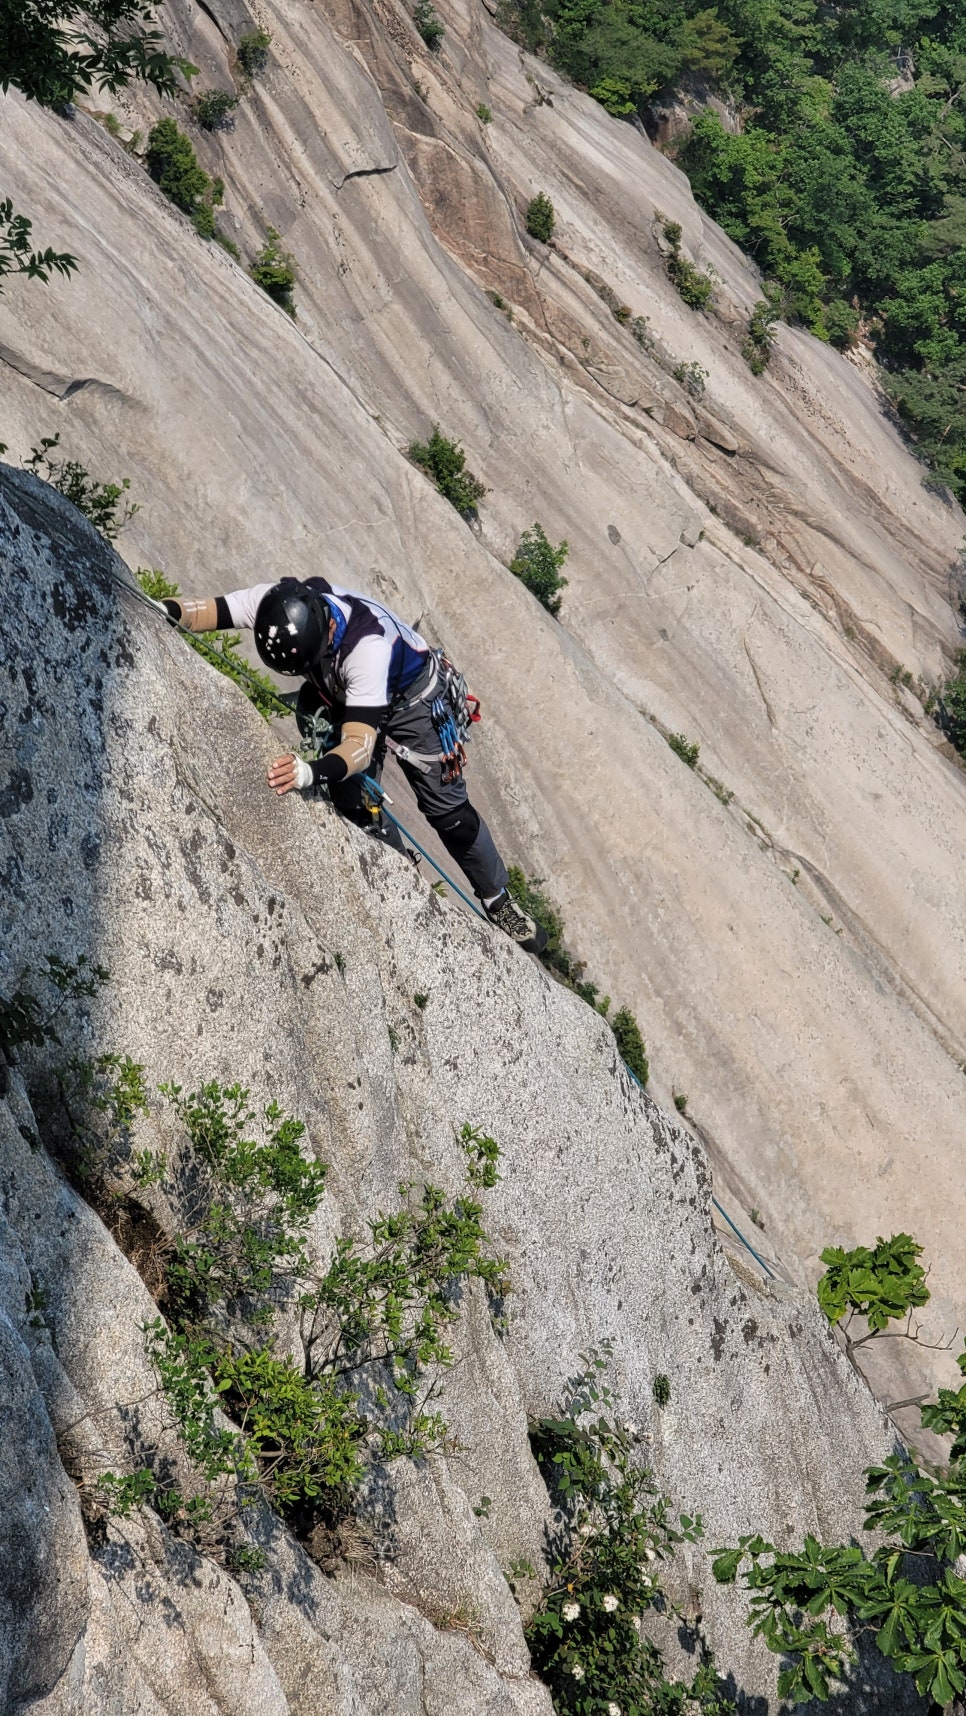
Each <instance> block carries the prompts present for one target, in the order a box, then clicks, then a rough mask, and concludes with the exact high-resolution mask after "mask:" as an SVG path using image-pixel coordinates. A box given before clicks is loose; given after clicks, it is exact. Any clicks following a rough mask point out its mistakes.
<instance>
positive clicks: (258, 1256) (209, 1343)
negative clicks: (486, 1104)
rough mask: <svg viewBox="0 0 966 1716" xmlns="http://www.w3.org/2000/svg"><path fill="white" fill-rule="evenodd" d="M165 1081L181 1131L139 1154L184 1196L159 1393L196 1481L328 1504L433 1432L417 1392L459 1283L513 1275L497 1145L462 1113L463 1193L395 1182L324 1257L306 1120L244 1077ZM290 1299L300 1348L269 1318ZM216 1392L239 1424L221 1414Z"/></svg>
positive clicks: (318, 1180) (437, 1437)
mask: <svg viewBox="0 0 966 1716" xmlns="http://www.w3.org/2000/svg"><path fill="white" fill-rule="evenodd" d="M161 1090H162V1094H163V1095H164V1096H165V1097H166V1098H167V1099H168V1101H169V1103H170V1104H171V1105H172V1107H173V1109H174V1111H175V1114H176V1115H177V1117H178V1118H179V1119H180V1121H181V1122H182V1125H183V1127H184V1129H185V1132H186V1136H187V1143H188V1145H189V1149H188V1150H187V1151H185V1150H181V1151H179V1152H178V1154H177V1156H176V1157H172V1158H169V1157H167V1156H165V1157H163V1158H160V1159H159V1161H160V1167H159V1166H158V1160H156V1159H153V1158H152V1157H151V1153H150V1152H144V1153H142V1154H141V1156H140V1157H139V1169H140V1172H141V1174H142V1183H144V1181H145V1180H148V1181H150V1182H151V1183H160V1184H161V1186H162V1189H163V1191H164V1194H165V1196H166V1198H167V1199H168V1201H169V1202H170V1204H171V1205H172V1207H173V1208H175V1209H176V1210H180V1211H181V1212H182V1221H183V1226H182V1230H181V1231H180V1232H179V1233H178V1235H177V1237H176V1240H175V1244H174V1248H173V1253H172V1256H171V1258H170V1261H169V1263H168V1266H167V1300H166V1308H167V1310H168V1319H169V1323H168V1326H167V1327H166V1326H165V1324H164V1323H163V1322H161V1320H160V1319H157V1320H156V1321H155V1322H154V1323H152V1324H151V1326H150V1327H149V1329H148V1330H147V1336H148V1348H149V1352H150V1354H151V1357H152V1359H153V1362H154V1364H155V1366H156V1368H157V1371H158V1375H159V1378H160V1382H161V1386H162V1389H163V1391H164V1394H165V1397H166V1399H167V1402H168V1405H169V1408H170V1409H171V1410H172V1412H173V1413H174V1416H175V1419H176V1421H177V1423H178V1425H179V1428H180V1430H181V1434H182V1437H183V1440H184V1443H185V1446H186V1448H187V1451H188V1453H189V1454H190V1456H191V1458H192V1460H193V1462H194V1463H195V1466H196V1467H197V1470H198V1475H199V1477H200V1478H201V1479H202V1480H203V1481H204V1482H206V1483H210V1482H212V1481H214V1480H217V1479H221V1478H224V1477H230V1476H231V1477H237V1478H240V1479H241V1480H242V1481H247V1482H256V1483H258V1485H259V1486H260V1488H261V1489H262V1491H263V1492H264V1494H265V1495H266V1497H267V1499H268V1500H269V1501H270V1502H272V1503H273V1504H274V1505H275V1506H277V1507H279V1508H281V1509H282V1510H283V1511H286V1512H288V1511H290V1510H292V1509H303V1510H304V1509H308V1510H309V1511H310V1512H311V1511H313V1510H316V1509H318V1508H319V1507H325V1508H326V1509H328V1510H329V1511H330V1512H331V1511H332V1510H334V1511H335V1512H336V1513H338V1512H339V1511H341V1509H342V1508H344V1507H345V1506H346V1505H347V1503H348V1499H349V1495H350V1492H351V1491H352V1490H353V1489H354V1488H355V1486H356V1485H357V1484H358V1483H359V1482H360V1480H361V1478H362V1477H363V1476H364V1474H365V1472H366V1470H367V1469H368V1467H369V1466H371V1465H373V1464H375V1463H379V1462H382V1461H386V1460H393V1459H398V1458H402V1457H409V1458H416V1457H420V1456H422V1455H424V1454H426V1453H427V1452H429V1451H430V1450H431V1449H433V1448H438V1447H439V1446H441V1444H442V1441H443V1439H444V1436H445V1430H446V1426H445V1424H444V1422H443V1419H442V1417H441V1416H440V1414H439V1413H438V1412H427V1411H426V1410H425V1406H426V1402H427V1400H428V1399H429V1398H431V1396H432V1393H433V1392H434V1389H433V1384H432V1373H433V1372H434V1371H436V1370H439V1369H445V1368H446V1367H447V1366H448V1365H450V1364H451V1363H452V1354H451V1352H450V1349H449V1347H448V1345H447V1342H446V1335H447V1332H448V1329H449V1327H450V1326H451V1324H452V1323H453V1322H455V1320H456V1318H457V1317H458V1315H459V1301H460V1297H461V1291H460V1289H461V1284H462V1283H464V1282H465V1281H468V1280H470V1279H478V1280H481V1281H482V1282H484V1283H485V1284H486V1285H487V1286H490V1287H492V1288H493V1289H494V1290H499V1291H501V1292H502V1291H506V1281H505V1265H504V1263H503V1262H502V1260H500V1259H498V1258H494V1257H491V1256H489V1255H488V1252H487V1244H488V1242H487V1238H486V1234H485V1231H484V1229H483V1226H482V1220H481V1218H482V1213H483V1210H482V1205H481V1204H480V1202H479V1201H478V1199H477V1197H476V1196H475V1193H476V1190H477V1189H479V1188H487V1187H490V1186H492V1185H494V1184H495V1183H496V1181H497V1179H498V1173H497V1169H496V1162H497V1160H498V1158H499V1151H498V1149H497V1146H496V1144H495V1143H494V1141H493V1140H492V1139H491V1138H488V1137H486V1136H485V1135H484V1134H482V1133H481V1132H479V1131H478V1130H477V1129H476V1128H474V1127H471V1126H469V1125H465V1126H464V1127H463V1128H462V1131H461V1133H460V1135H459V1142H460V1143H461V1145H462V1148H463V1151H464V1153H465V1158H466V1170H465V1186H464V1189H463V1191H462V1192H461V1194H460V1195H459V1196H458V1197H457V1198H456V1199H455V1200H454V1201H453V1202H451V1203H449V1202H447V1200H446V1198H445V1196H444V1194H443V1192H442V1191H441V1190H440V1189H439V1188H438V1187H435V1186H432V1185H428V1184H427V1185H423V1186H422V1187H417V1186H416V1185H414V1184H411V1185H404V1186H403V1187H401V1197H402V1200H403V1201H402V1203H401V1206H400V1207H399V1208H398V1209H397V1210H396V1211H394V1212H393V1213H391V1214H388V1215H387V1214H382V1213H380V1214H379V1215H378V1216H376V1217H374V1218H372V1219H371V1220H370V1221H369V1223H368V1228H369V1237H368V1240H367V1242H366V1243H365V1244H363V1243H361V1242H360V1241H358V1240H356V1239H353V1238H350V1237H342V1238H340V1239H339V1240H337V1242H336V1247H335V1253H334V1256H333V1257H332V1259H331V1261H330V1263H329V1264H328V1267H327V1268H326V1269H325V1270H324V1271H319V1270H317V1269H316V1268H315V1267H314V1266H313V1264H312V1262H311V1260H310V1258H309V1255H308V1252H307V1249H306V1238H307V1233H308V1229H309V1226H310V1223H311V1221H312V1218H313V1216H314V1213H315V1211H316V1209H317V1207H318V1204H319V1202H320V1199H321V1197H322V1194H323V1190H324V1185H325V1178H326V1170H325V1168H324V1167H322V1166H320V1165H319V1164H317V1163H313V1162H310V1161H307V1160H306V1159H305V1158H304V1157H303V1155H302V1154H301V1148H300V1145H301V1139H302V1137H303V1135H304V1127H303V1126H302V1125H301V1123H300V1122H298V1121H295V1120H292V1119H291V1118H288V1117H286V1116H285V1115H284V1114H283V1113H282V1112H281V1110H280V1109H279V1108H278V1107H277V1106H276V1105H275V1104H269V1105H268V1107H267V1108H266V1109H265V1110H264V1111H263V1114H262V1115H261V1116H259V1115H258V1114H256V1113H255V1112H254V1111H253V1110H252V1109H251V1108H250V1107H249V1101H248V1093H247V1091H244V1090H242V1089H241V1088H240V1087H239V1086H237V1085H233V1086H229V1087H225V1086H222V1085H219V1084H209V1085H205V1086H203V1087H202V1089H201V1090H199V1091H195V1092H194V1093H193V1094H191V1095H188V1096H185V1095H184V1093H183V1092H182V1090H181V1088H180V1087H179V1086H177V1085H167V1086H162V1087H161ZM283 1305H288V1306H290V1307H294V1308H295V1309H297V1311H298V1315H299V1329H300V1355H301V1356H300V1359H299V1362H298V1364H296V1363H295V1362H294V1360H293V1359H292V1357H291V1356H290V1355H289V1354H288V1353H282V1354H279V1353H278V1352H277V1351H276V1348H275V1340H274V1337H273V1335H272V1333H271V1327H270V1326H271V1323H272V1320H273V1318H274V1315H275V1313H276V1311H277V1310H278V1309H279V1308H280V1307H281V1306H283ZM218 1406H222V1407H223V1408H225V1409H226V1410H227V1411H228V1412H229V1413H230V1414H231V1416H232V1418H233V1420H234V1423H235V1425H236V1426H237V1429H233V1428H229V1427H227V1426H225V1425H224V1424H223V1423H222V1424H219V1422H218V1421H217V1417H216V1408H217V1407H218Z"/></svg>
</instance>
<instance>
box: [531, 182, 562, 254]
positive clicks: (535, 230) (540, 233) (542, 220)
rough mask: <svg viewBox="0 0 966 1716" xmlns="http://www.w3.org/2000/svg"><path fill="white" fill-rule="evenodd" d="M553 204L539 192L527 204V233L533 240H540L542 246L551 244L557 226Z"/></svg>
mask: <svg viewBox="0 0 966 1716" xmlns="http://www.w3.org/2000/svg"><path fill="white" fill-rule="evenodd" d="M556 219H557V217H556V215H555V213H554V207H553V203H552V202H551V201H550V198H549V197H545V196H544V194H543V192H542V191H538V192H537V194H536V196H535V197H532V198H531V200H530V201H529V202H528V204H527V231H528V233H529V234H530V237H531V238H538V239H539V240H540V242H541V244H549V243H550V238H551V235H552V233H553V229H554V226H555V224H556Z"/></svg>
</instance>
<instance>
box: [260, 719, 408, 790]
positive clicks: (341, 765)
mask: <svg viewBox="0 0 966 1716" xmlns="http://www.w3.org/2000/svg"><path fill="white" fill-rule="evenodd" d="M388 713H389V710H388V707H383V708H381V709H353V710H351V712H350V713H349V714H348V715H347V717H346V719H345V720H344V721H343V723H342V733H341V736H340V739H339V743H338V744H337V745H336V746H335V747H334V749H333V750H331V751H326V754H325V756H324V757H317V758H316V760H315V761H314V762H311V763H309V762H306V761H305V759H304V757H295V756H292V755H291V753H290V754H289V755H288V756H285V757H279V759H278V761H277V762H276V763H273V764H272V767H271V768H270V769H269V771H268V784H269V786H270V787H272V788H273V790H274V791H275V792H277V793H283V792H292V790H293V789H298V790H299V791H305V789H306V788H307V787H312V786H326V787H333V786H336V785H337V784H338V782H339V781H344V780H346V779H347V778H348V777H349V775H360V774H364V773H365V771H366V769H368V768H369V766H370V764H371V762H372V757H373V752H374V751H375V748H376V738H377V735H378V732H379V728H380V727H381V726H382V725H383V723H384V721H385V719H386V716H387V715H388Z"/></svg>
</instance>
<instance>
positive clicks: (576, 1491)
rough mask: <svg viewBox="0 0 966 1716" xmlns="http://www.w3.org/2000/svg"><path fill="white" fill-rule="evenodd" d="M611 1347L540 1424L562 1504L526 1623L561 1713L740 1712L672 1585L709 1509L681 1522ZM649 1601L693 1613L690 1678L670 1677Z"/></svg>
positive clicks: (693, 1715) (554, 1494) (540, 1446)
mask: <svg viewBox="0 0 966 1716" xmlns="http://www.w3.org/2000/svg"><path fill="white" fill-rule="evenodd" d="M610 1350H611V1349H610V1344H609V1343H605V1344H604V1348H603V1356H602V1355H599V1354H597V1353H593V1352H592V1353H588V1354H584V1355H582V1356H583V1359H584V1362H585V1364H586V1365H587V1367H588V1368H587V1369H586V1370H585V1371H583V1372H581V1374H580V1375H578V1376H576V1377H574V1378H573V1379H572V1381H571V1382H570V1383H569V1384H568V1397H567V1398H566V1400H565V1401H564V1403H563V1405H562V1406H561V1408H560V1409H559V1411H558V1413H557V1414H556V1415H555V1416H553V1417H548V1418H540V1419H537V1420H536V1422H535V1423H534V1424H532V1426H531V1431H530V1439H531V1444H532V1447H533V1451H534V1455H535V1456H536V1459H537V1463H538V1465H539V1466H540V1470H541V1472H542V1474H543V1477H544V1480H545V1482H546V1484H547V1487H548V1489H549V1491H550V1495H551V1499H552V1501H553V1502H554V1503H555V1507H556V1518H555V1530H554V1535H553V1539H552V1547H551V1565H550V1580H549V1582H548V1585H547V1587H546V1589H545V1590H544V1592H543V1594H542V1598H541V1602H540V1605H539V1607H538V1608H537V1610H536V1613H535V1614H534V1615H533V1617H532V1619H531V1620H530V1622H529V1623H528V1625H527V1627H526V1639H527V1643H528V1644H529V1646H530V1651H531V1655H532V1658H533V1666H534V1669H535V1670H536V1672H537V1674H538V1675H539V1676H540V1678H541V1679H542V1680H544V1681H545V1682H546V1684H547V1685H548V1686H549V1687H550V1692H551V1696H552V1698H553V1705H554V1709H555V1710H556V1711H557V1712H558V1716H590V1713H593V1716H597V1713H600V1716H605V1713H606V1712H609V1711H610V1712H613V1711H617V1712H618V1713H621V1716H622V1713H624V1712H627V1713H628V1716H631V1713H634V1712H640V1713H641V1716H644V1713H645V1712H651V1713H654V1716H656V1713H658V1712H661V1713H666V1716H685V1713H689V1716H733V1713H734V1708H735V1707H734V1705H733V1703H732V1702H731V1700H730V1699H728V1698H726V1697H725V1695H724V1693H723V1692H722V1691H721V1688H720V1685H719V1679H718V1676H717V1674H716V1672H715V1668H714V1662H713V1659H712V1657H711V1655H710V1653H709V1652H708V1651H707V1649H706V1648H705V1647H704V1645H703V1643H702V1641H701V1639H700V1636H699V1635H696V1634H695V1632H694V1630H693V1629H691V1628H687V1626H686V1623H685V1622H684V1617H683V1615H682V1614H681V1612H680V1611H679V1610H677V1609H676V1608H675V1606H674V1605H673V1603H672V1602H671V1601H670V1599H669V1597H668V1595H667V1593H666V1592H664V1591H662V1589H661V1584H660V1570H661V1563H662V1562H663V1561H665V1560H666V1559H668V1558H669V1556H670V1555H671V1554H672V1553H673V1552H674V1550H675V1548H676V1547H677V1545H678V1544H680V1543H685V1542H686V1543H695V1542H696V1541H698V1539H700V1537H701V1536H702V1535H703V1527H702V1523H701V1519H700V1516H698V1517H696V1518H690V1517H688V1516H687V1515H682V1516H681V1517H680V1519H679V1521H678V1524H677V1525H672V1523H671V1520H670V1517H669V1511H668V1502H667V1500H666V1499H665V1498H663V1497H659V1496H658V1495H657V1493H656V1491H655V1487H654V1483H653V1480H652V1477H651V1474H650V1472H649V1471H648V1470H647V1469H646V1467H643V1466H641V1465H640V1464H639V1463H638V1449H639V1446H640V1444H641V1442H642V1441H643V1437H642V1436H641V1434H640V1433H639V1431H638V1430H637V1429H636V1428H635V1427H634V1426H633V1425H631V1424H626V1423H623V1424H622V1423H620V1422H619V1421H618V1420H617V1418H616V1417H615V1415H614V1411H613V1407H614V1400H613V1395H612V1393H611V1390H610V1388H609V1387H608V1386H607V1383H606V1380H605V1379H604V1377H603V1374H602V1373H603V1372H604V1370H605V1368H606V1363H607V1359H608V1358H609V1356H610ZM648 1611H655V1612H657V1613H658V1614H660V1615H662V1616H664V1617H666V1616H667V1615H668V1614H669V1613H670V1614H671V1615H674V1616H675V1618H676V1619H677V1620H678V1621H679V1622H681V1623H683V1624H684V1625H685V1627H686V1631H687V1634H688V1636H689V1642H690V1644H691V1646H692V1648H693V1650H694V1652H695V1654H696V1656H697V1659H698V1661H697V1667H696V1671H695V1672H694V1674H693V1677H692V1679H691V1681H690V1683H682V1682H680V1681H678V1680H676V1679H669V1678H668V1676H667V1674H666V1672H665V1668H664V1661H663V1658H662V1656H661V1652H660V1650H659V1649H658V1647H657V1645H656V1644H654V1643H653V1641H652V1640H651V1639H649V1638H648V1636H647V1633H646V1631H645V1625H644V1623H645V1621H646V1617H647V1614H648Z"/></svg>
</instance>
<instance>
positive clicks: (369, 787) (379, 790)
mask: <svg viewBox="0 0 966 1716" xmlns="http://www.w3.org/2000/svg"><path fill="white" fill-rule="evenodd" d="M362 784H363V786H364V787H365V789H366V791H367V792H368V793H371V794H372V796H373V798H374V799H375V800H376V802H377V804H378V805H379V808H380V810H381V811H382V814H383V816H388V818H389V820H390V822H393V823H395V825H396V827H397V828H398V830H399V832H400V834H404V835H405V836H406V839H407V840H408V841H409V843H410V845H411V846H413V847H414V848H415V850H416V851H417V852H418V853H419V856H420V857H421V858H425V860H426V862H427V864H432V866H433V869H434V870H435V871H436V872H437V874H438V875H440V876H442V878H443V881H444V882H445V883H446V886H447V887H448V888H452V890H453V892H454V894H458V895H459V897H460V899H461V900H465V901H466V904H467V905H468V906H469V908H470V911H471V912H475V913H476V915H477V917H478V918H482V919H483V922H484V923H489V921H490V920H489V918H488V917H487V915H486V913H485V912H481V911H480V908H479V906H478V905H477V904H476V901H475V900H471V899H470V896H469V894H465V893H464V892H463V889H462V888H460V887H458V886H457V884H456V883H455V882H454V881H453V878H452V876H447V874H446V871H445V870H444V869H443V867H442V865H441V864H437V862H436V860H435V858H432V857H430V854H429V853H428V852H427V851H426V848H425V846H420V844H419V841H418V840H417V839H415V837H414V836H413V835H412V834H410V832H409V829H408V828H407V827H406V826H405V824H404V823H402V822H400V820H399V818H398V816H394V815H393V813H392V811H391V810H388V809H387V807H386V793H385V788H384V787H381V786H380V785H379V782H378V781H374V780H373V778H372V776H371V775H363V777H362Z"/></svg>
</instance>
